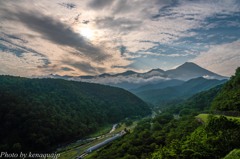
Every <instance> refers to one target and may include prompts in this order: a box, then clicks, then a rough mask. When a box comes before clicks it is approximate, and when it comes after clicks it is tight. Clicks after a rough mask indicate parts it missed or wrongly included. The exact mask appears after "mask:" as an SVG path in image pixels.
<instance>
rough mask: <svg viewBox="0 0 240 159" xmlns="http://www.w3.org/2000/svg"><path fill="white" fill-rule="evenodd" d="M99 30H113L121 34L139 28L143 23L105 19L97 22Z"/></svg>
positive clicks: (121, 19) (112, 18) (123, 19)
mask: <svg viewBox="0 0 240 159" xmlns="http://www.w3.org/2000/svg"><path fill="white" fill-rule="evenodd" d="M95 23H96V24H97V26H98V28H100V29H111V30H115V31H119V32H125V31H131V30H135V29H137V28H139V27H140V26H141V24H142V22H141V21H138V20H132V19H128V18H123V17H122V18H115V17H103V18H97V19H96V20H95Z"/></svg>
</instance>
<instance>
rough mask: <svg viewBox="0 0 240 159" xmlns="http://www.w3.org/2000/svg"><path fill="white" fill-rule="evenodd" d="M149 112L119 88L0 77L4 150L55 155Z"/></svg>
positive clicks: (1, 145) (0, 130) (0, 147)
mask: <svg viewBox="0 0 240 159" xmlns="http://www.w3.org/2000/svg"><path fill="white" fill-rule="evenodd" d="M150 113H151V110H150V108H149V106H148V105H146V103H144V102H143V101H142V100H141V99H139V98H138V97H136V96H135V95H133V94H131V93H129V92H127V91H125V90H123V89H120V88H114V87H110V86H104V85H99V84H91V83H83V82H74V81H66V80H60V79H28V78H21V77H12V76H0V125H1V127H0V141H1V142H0V150H1V151H7V152H29V151H32V152H48V151H53V150H54V149H55V148H56V147H58V146H61V144H64V143H67V142H69V141H73V140H76V139H80V138H83V137H85V136H86V135H89V133H93V132H95V131H96V130H97V129H98V128H100V127H101V126H104V125H105V124H113V123H117V122H119V121H121V120H123V119H125V118H127V117H128V118H129V117H136V116H138V117H143V116H146V115H149V114H150Z"/></svg>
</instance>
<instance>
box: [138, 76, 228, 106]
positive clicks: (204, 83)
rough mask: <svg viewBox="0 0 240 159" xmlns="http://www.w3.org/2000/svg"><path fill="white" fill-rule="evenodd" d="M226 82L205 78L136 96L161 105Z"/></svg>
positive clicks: (139, 93) (144, 92) (147, 91)
mask: <svg viewBox="0 0 240 159" xmlns="http://www.w3.org/2000/svg"><path fill="white" fill-rule="evenodd" d="M225 82H226V80H216V79H205V78H203V77H198V78H195V79H191V80H189V81H186V82H184V83H182V84H180V85H177V86H172V87H166V88H162V89H150V90H146V91H142V92H137V93H135V94H136V95H137V96H138V97H140V98H141V99H143V100H144V101H146V102H149V103H152V104H154V105H159V104H164V103H166V102H169V101H172V100H179V99H185V98H187V97H190V96H192V95H194V94H196V93H198V92H201V91H205V90H208V89H210V88H212V87H214V86H217V85H219V84H223V83H225Z"/></svg>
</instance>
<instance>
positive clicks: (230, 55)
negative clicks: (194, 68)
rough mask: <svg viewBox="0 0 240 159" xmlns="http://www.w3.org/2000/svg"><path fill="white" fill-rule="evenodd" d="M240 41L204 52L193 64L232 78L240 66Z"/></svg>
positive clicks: (212, 47) (217, 46)
mask: <svg viewBox="0 0 240 159" xmlns="http://www.w3.org/2000/svg"><path fill="white" fill-rule="evenodd" d="M239 49H240V41H235V42H232V43H228V44H223V45H215V46H211V48H210V49H209V50H208V51H206V52H202V53H201V54H200V55H199V56H198V57H196V58H195V59H193V60H192V62H194V63H196V64H199V65H201V66H202V67H204V68H207V69H209V70H214V72H216V73H218V74H221V75H225V76H231V75H233V74H234V72H235V69H236V68H237V67H239V66H240V63H239V61H240V52H239Z"/></svg>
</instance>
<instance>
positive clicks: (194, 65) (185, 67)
mask: <svg viewBox="0 0 240 159" xmlns="http://www.w3.org/2000/svg"><path fill="white" fill-rule="evenodd" d="M193 67H194V68H201V69H203V68H202V67H200V66H198V65H197V64H195V63H193V62H185V63H184V64H182V65H180V66H178V67H177V68H176V69H180V68H184V69H189V68H193Z"/></svg>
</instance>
